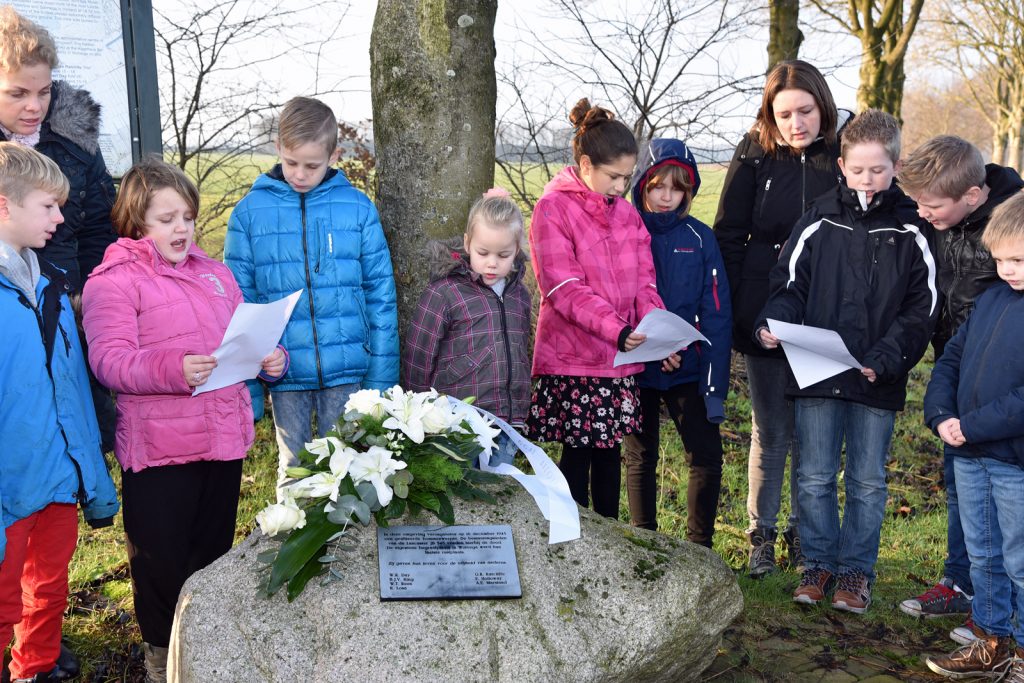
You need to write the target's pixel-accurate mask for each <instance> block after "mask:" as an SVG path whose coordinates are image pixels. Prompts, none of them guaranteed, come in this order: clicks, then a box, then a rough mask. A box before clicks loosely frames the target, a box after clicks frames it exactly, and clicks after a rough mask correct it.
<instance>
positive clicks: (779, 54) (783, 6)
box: [768, 0, 804, 71]
mask: <svg viewBox="0 0 1024 683" xmlns="http://www.w3.org/2000/svg"><path fill="white" fill-rule="evenodd" d="M803 41H804V34H803V33H802V32H801V31H800V0H768V71H771V70H772V67H773V66H775V65H776V64H778V63H779V62H782V61H785V60H787V59H796V58H797V56H798V55H799V53H800V43H802V42H803Z"/></svg>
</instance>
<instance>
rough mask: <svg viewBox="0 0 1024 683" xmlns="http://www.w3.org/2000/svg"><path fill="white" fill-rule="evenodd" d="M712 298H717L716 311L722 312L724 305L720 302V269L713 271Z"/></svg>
mask: <svg viewBox="0 0 1024 683" xmlns="http://www.w3.org/2000/svg"><path fill="white" fill-rule="evenodd" d="M711 296H713V297H714V298H715V310H716V311H720V310H722V303H721V302H720V301H719V300H718V268H712V269H711Z"/></svg>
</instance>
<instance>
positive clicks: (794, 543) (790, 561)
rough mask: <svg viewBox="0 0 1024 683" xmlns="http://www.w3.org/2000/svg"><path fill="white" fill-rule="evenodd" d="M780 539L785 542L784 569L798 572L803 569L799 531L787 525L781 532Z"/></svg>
mask: <svg viewBox="0 0 1024 683" xmlns="http://www.w3.org/2000/svg"><path fill="white" fill-rule="evenodd" d="M782 540H783V541H785V542H786V562H785V565H784V566H785V567H786V569H793V570H795V571H798V572H802V571H803V570H804V551H803V549H801V547H800V532H799V531H797V529H796V527H789V528H788V529H786V530H785V531H784V532H782Z"/></svg>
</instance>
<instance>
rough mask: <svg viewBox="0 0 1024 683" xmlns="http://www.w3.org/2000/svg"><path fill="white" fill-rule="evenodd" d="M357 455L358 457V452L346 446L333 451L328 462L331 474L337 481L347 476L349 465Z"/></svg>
mask: <svg viewBox="0 0 1024 683" xmlns="http://www.w3.org/2000/svg"><path fill="white" fill-rule="evenodd" d="M357 455H359V451H357V450H355V449H354V448H349V447H348V446H345V447H344V448H339V449H338V450H336V451H334V455H332V456H331V459H330V461H329V462H328V464H329V465H330V467H331V474H333V475H334V476H335V477H337V478H338V479H339V480H341V479H344V478H345V477H346V476H347V475H348V468H349V465H351V464H352V461H353V460H354V459H355V457H356V456H357Z"/></svg>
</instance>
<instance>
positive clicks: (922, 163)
mask: <svg viewBox="0 0 1024 683" xmlns="http://www.w3.org/2000/svg"><path fill="white" fill-rule="evenodd" d="M899 180H900V186H902V187H903V191H904V192H906V193H908V194H913V195H916V194H920V193H922V192H928V193H931V194H935V195H938V196H939V197H947V198H949V199H953V200H958V199H960V198H961V197H963V196H964V195H965V194H966V193H967V190H969V189H971V188H972V187H979V188H980V187H983V186H984V185H985V160H984V159H983V158H982V157H981V152H980V151H978V148H977V147H975V146H974V145H972V144H971V143H969V142H967V140H964V139H963V138H958V137H956V136H955V135H939V136H938V137H934V138H932V139H931V140H928V141H927V142H925V143H924V144H922V145H921V146H920V147H918V148H917V149H915V150H914V151H913V152H911V153H910V154H909V155H908V156H907V158H906V159H904V160H903V168H902V169H901V170H900V172H899Z"/></svg>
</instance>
